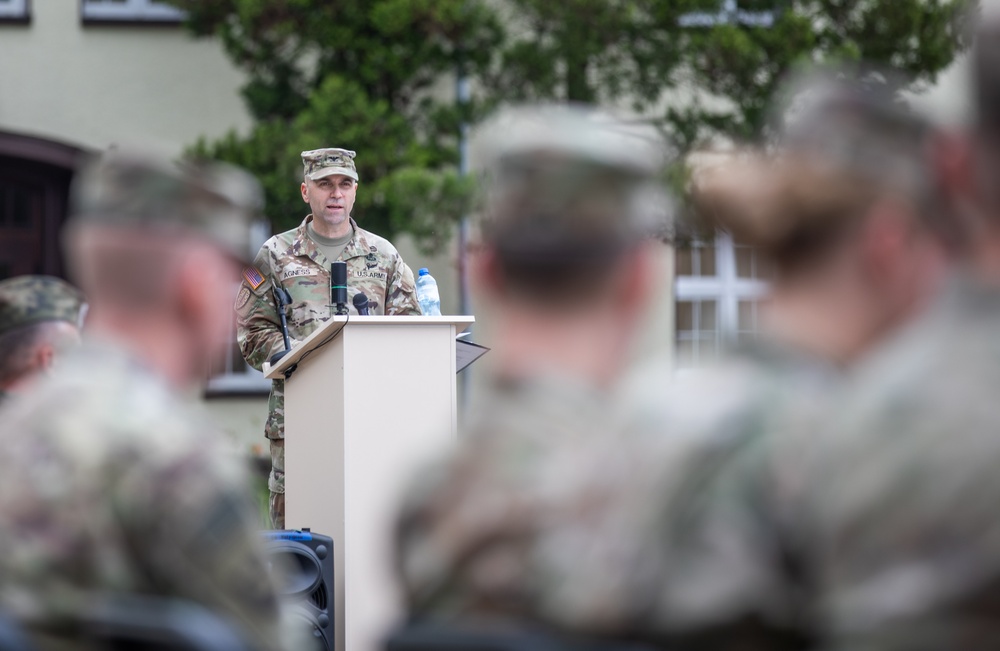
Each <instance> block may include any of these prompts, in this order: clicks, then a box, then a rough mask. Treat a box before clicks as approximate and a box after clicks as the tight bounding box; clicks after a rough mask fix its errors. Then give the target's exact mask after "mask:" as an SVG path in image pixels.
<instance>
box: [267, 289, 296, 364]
mask: <svg viewBox="0 0 1000 651" xmlns="http://www.w3.org/2000/svg"><path fill="white" fill-rule="evenodd" d="M271 290H272V291H273V292H274V300H275V301H277V303H278V317H279V318H280V319H281V337H282V338H283V339H284V340H285V349H284V350H279V351H278V352H276V353H275V354H273V355H271V358H270V359H269V360H267V361H268V362H270V364H271V366H274V365H275V364H277V363H278V360H280V359H281V358H282V357H284V356H285V355H287V354H288V351H289V350H291V349H292V345H291V343H290V342H289V341H288V319H287V318H286V317H285V308H286V307H288V306H289V305H290V304H291V303H292V296H291V294H289V293H288V290H287V289H285V288H284V287H279V286H278V285H272V286H271Z"/></svg>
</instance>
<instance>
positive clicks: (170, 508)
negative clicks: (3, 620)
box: [0, 152, 280, 649]
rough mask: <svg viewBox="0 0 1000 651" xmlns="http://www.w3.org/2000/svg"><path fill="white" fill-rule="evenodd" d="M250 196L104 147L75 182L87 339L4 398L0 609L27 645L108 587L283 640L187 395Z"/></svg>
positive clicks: (70, 229) (215, 446)
mask: <svg viewBox="0 0 1000 651" xmlns="http://www.w3.org/2000/svg"><path fill="white" fill-rule="evenodd" d="M259 206H260V190H259V187H258V186H257V184H256V182H255V181H254V180H253V179H252V177H250V176H249V175H247V174H245V173H244V172H242V171H240V170H236V169H235V168H228V167H222V166H216V165H208V164H204V165H202V164H193V163H191V164H183V165H174V164H171V163H168V162H166V161H160V160H159V159H155V158H152V157H147V156H144V155H139V154H129V153H122V152H111V153H108V154H106V155H105V156H104V157H103V158H101V159H100V160H98V161H96V162H94V163H92V164H91V165H90V166H88V167H86V168H85V169H84V170H82V171H81V172H80V174H79V175H78V177H77V181H76V184H75V187H74V195H73V215H72V216H71V218H70V222H69V223H68V225H67V232H66V240H65V243H66V252H67V257H68V261H69V263H70V267H71V269H72V271H73V273H74V276H75V278H76V279H77V280H78V282H79V283H80V286H81V288H83V290H84V291H85V292H86V294H87V296H88V297H89V299H90V302H91V310H90V315H89V318H88V334H89V336H90V338H89V339H88V342H87V343H85V344H84V346H82V347H81V348H79V349H77V350H76V351H74V352H73V353H71V354H68V355H66V356H65V357H64V358H63V359H62V361H61V362H60V369H59V372H57V373H54V374H52V375H51V377H48V378H46V379H44V380H43V381H41V382H39V383H38V384H37V385H36V386H35V387H33V389H32V391H29V392H27V393H26V394H25V395H24V396H22V397H20V398H19V399H18V400H17V401H13V402H12V403H11V404H10V405H9V408H8V409H7V410H6V411H5V413H4V415H3V422H4V432H3V436H4V441H3V443H2V445H0V453H2V454H0V458H2V462H3V467H4V471H3V473H0V548H2V549H3V550H4V553H3V554H2V555H0V577H2V580H0V607H2V609H3V610H4V611H5V612H7V613H8V614H11V615H13V616H14V617H16V618H17V619H19V620H21V621H22V622H24V624H25V626H26V627H28V629H29V631H30V633H31V636H32V637H33V639H34V642H35V643H36V645H37V648H39V649H50V648H62V646H61V645H62V644H66V643H67V642H70V641H72V644H73V646H72V647H71V648H74V649H80V648H92V647H91V646H88V642H87V641H86V640H85V639H84V640H79V641H75V640H76V639H77V638H78V637H79V636H81V635H83V633H82V632H81V631H80V630H78V629H77V628H76V627H77V622H78V621H79V618H80V615H81V613H85V612H87V609H88V608H89V607H91V606H92V605H93V604H94V602H95V600H96V599H99V598H100V597H101V596H115V595H119V596H120V595H145V596H163V597H175V598H180V599H184V600H188V601H191V602H195V603H196V604H200V605H202V606H204V607H205V608H207V609H209V610H210V611H213V612H214V613H216V614H217V615H220V616H221V617H222V618H224V619H225V620H228V621H229V622H230V623H232V624H234V625H235V626H236V628H237V630H239V631H241V632H244V633H245V634H246V635H247V639H248V641H249V643H250V644H251V645H252V646H253V647H254V648H258V649H275V648H278V647H279V646H280V645H279V640H278V638H279V635H278V628H277V627H278V610H277V604H276V597H275V592H274V589H273V587H272V585H271V582H270V578H269V574H268V570H267V566H266V563H265V559H264V557H263V555H262V553H261V552H260V551H259V549H258V542H257V537H258V534H257V532H256V518H255V512H254V510H253V507H252V505H251V496H250V488H249V485H248V483H247V481H246V477H245V476H244V470H243V467H242V464H241V463H240V462H239V460H238V459H237V458H236V457H235V455H232V454H231V453H230V452H229V451H228V450H227V449H226V445H225V441H224V438H223V435H222V434H221V432H219V431H216V430H215V429H214V428H213V427H211V426H210V425H208V424H207V422H208V419H207V418H206V415H205V414H203V413H201V412H200V410H198V409H196V408H195V406H194V405H193V404H192V403H191V401H190V399H189V398H188V397H186V396H185V395H184V393H185V392H187V391H188V390H190V389H191V388H192V387H193V385H196V384H197V383H198V382H199V381H200V380H202V379H203V378H204V374H205V372H206V368H207V361H208V360H209V359H210V358H212V357H214V356H216V355H217V354H218V353H219V352H220V351H221V348H222V347H223V346H225V342H226V341H227V339H228V332H229V319H230V315H231V312H230V310H231V300H232V298H231V297H232V287H233V286H234V284H235V283H236V279H237V278H238V274H239V266H238V264H237V262H236V257H237V256H239V255H241V254H243V253H244V252H245V251H246V250H247V247H248V233H249V230H248V227H249V222H250V220H251V219H252V218H253V217H254V216H255V215H256V214H257V211H258V209H259Z"/></svg>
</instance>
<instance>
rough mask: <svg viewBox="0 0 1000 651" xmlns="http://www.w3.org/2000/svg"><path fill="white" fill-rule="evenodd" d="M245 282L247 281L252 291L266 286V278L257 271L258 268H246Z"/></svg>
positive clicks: (244, 270)
mask: <svg viewBox="0 0 1000 651" xmlns="http://www.w3.org/2000/svg"><path fill="white" fill-rule="evenodd" d="M243 280H245V281H247V284H248V285H250V288H251V289H257V288H258V287H260V286H261V285H263V284H264V276H262V275H261V273H260V271H258V270H257V267H244V268H243Z"/></svg>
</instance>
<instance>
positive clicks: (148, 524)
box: [117, 443, 286, 651]
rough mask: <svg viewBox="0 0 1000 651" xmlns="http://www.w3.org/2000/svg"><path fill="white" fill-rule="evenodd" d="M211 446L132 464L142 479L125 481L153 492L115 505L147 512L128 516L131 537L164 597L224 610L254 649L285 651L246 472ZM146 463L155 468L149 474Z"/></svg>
mask: <svg viewBox="0 0 1000 651" xmlns="http://www.w3.org/2000/svg"><path fill="white" fill-rule="evenodd" d="M208 446H209V447H213V444H212V443H208ZM214 447H215V448H216V450H215V452H216V454H212V455H206V454H205V453H204V450H203V449H197V448H196V449H193V450H191V451H190V452H189V453H187V454H183V455H179V456H176V457H173V458H171V459H170V460H169V462H167V463H163V462H159V463H157V462H154V463H153V464H145V469H142V468H141V466H142V465H143V464H135V465H134V466H133V468H132V469H131V470H130V472H141V473H143V475H144V477H143V479H142V480H141V481H138V480H137V481H136V482H134V483H130V482H124V485H125V486H129V485H131V486H136V485H142V486H150V487H151V488H152V490H151V492H150V494H146V495H142V494H141V493H142V491H130V494H129V495H120V496H118V500H117V502H118V504H119V505H121V507H123V508H129V507H127V506H125V505H133V506H134V508H136V509H137V510H138V509H142V510H143V511H144V512H145V513H146V514H147V515H149V516H150V517H142V516H135V517H130V518H127V521H129V522H131V523H132V525H133V528H132V529H131V531H130V532H129V535H130V536H131V537H132V538H133V540H132V541H131V542H132V543H133V544H135V545H136V549H141V550H144V551H143V555H142V562H143V564H145V565H146V568H145V570H146V572H147V573H148V576H151V577H156V581H158V582H160V583H161V584H163V585H162V586H161V587H162V589H163V591H164V592H165V593H166V594H172V595H176V596H178V597H181V598H186V599H190V600H192V601H195V602H198V603H200V604H202V605H204V606H205V607H207V608H208V609H209V610H212V611H214V612H216V613H219V614H221V615H223V616H224V617H225V618H226V619H228V620H229V621H231V622H233V623H234V624H236V625H237V626H238V628H239V630H241V631H243V632H245V633H246V639H247V641H248V642H250V643H251V645H252V648H253V649H255V650H256V651H271V650H273V649H282V648H284V646H285V645H284V644H283V640H284V639H285V633H286V631H285V629H284V628H283V625H284V622H283V621H282V615H281V612H280V609H279V602H278V598H277V592H276V588H275V586H274V583H273V579H272V577H271V573H270V571H269V569H268V564H267V559H266V557H265V555H264V552H263V549H262V544H261V540H260V534H259V532H258V529H259V524H258V522H257V518H256V513H255V510H254V507H253V505H252V503H251V500H250V498H249V487H248V482H247V481H246V476H245V473H244V469H243V467H242V466H241V464H240V463H239V462H238V460H237V459H236V458H235V457H234V456H231V455H230V456H226V455H225V453H224V452H222V450H221V449H219V448H220V446H219V445H214ZM150 465H155V466H157V467H156V468H155V469H154V470H153V471H152V474H150V468H149V466H150ZM153 514H155V517H152V515H153Z"/></svg>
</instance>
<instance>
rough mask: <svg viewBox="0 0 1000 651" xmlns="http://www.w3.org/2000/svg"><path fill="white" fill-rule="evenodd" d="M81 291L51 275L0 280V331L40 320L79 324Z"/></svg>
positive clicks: (83, 303)
mask: <svg viewBox="0 0 1000 651" xmlns="http://www.w3.org/2000/svg"><path fill="white" fill-rule="evenodd" d="M84 305H85V301H84V298H83V294H82V293H81V292H80V290H78V289H76V288H75V287H73V286H72V285H70V284H69V283H66V282H64V281H62V280H59V279H58V278H53V277H51V276H17V277H16V278H8V279H7V280H3V281H0V334H4V333H6V332H8V331H10V330H14V329H15V328H20V327H22V326H27V325H32V324H35V323H41V322H43V321H65V322H66V323H71V324H73V325H75V326H76V327H78V328H79V327H80V326H81V325H82V323H81V321H82V319H83V313H84Z"/></svg>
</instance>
